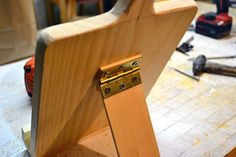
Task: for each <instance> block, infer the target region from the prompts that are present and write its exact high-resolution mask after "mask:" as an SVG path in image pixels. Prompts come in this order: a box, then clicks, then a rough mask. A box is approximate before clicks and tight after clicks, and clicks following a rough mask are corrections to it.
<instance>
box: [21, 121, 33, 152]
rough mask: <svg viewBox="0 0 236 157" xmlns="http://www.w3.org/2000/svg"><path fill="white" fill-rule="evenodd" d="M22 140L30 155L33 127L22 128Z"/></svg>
mask: <svg viewBox="0 0 236 157" xmlns="http://www.w3.org/2000/svg"><path fill="white" fill-rule="evenodd" d="M21 136H22V140H23V142H24V144H25V147H26V149H27V151H28V153H29V154H30V136H31V125H30V124H28V125H25V126H23V127H22V128H21Z"/></svg>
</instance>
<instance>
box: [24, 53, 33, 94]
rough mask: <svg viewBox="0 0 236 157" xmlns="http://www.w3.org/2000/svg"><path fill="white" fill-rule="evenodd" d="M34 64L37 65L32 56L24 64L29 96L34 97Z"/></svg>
mask: <svg viewBox="0 0 236 157" xmlns="http://www.w3.org/2000/svg"><path fill="white" fill-rule="evenodd" d="M34 65H35V58H34V57H32V58H31V59H30V60H29V61H27V62H26V64H25V66H24V71H25V88H26V91H27V93H28V95H29V97H32V95H33V80H34Z"/></svg>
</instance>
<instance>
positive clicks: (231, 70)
mask: <svg viewBox="0 0 236 157" xmlns="http://www.w3.org/2000/svg"><path fill="white" fill-rule="evenodd" d="M192 70H193V74H194V75H195V76H198V75H200V74H201V73H203V72H206V73H213V74H220V75H226V76H233V77H236V67H233V66H228V65H224V64H218V63H212V62H208V61H207V58H206V56H204V55H200V56H198V57H197V58H196V59H195V60H194V62H193V69H192Z"/></svg>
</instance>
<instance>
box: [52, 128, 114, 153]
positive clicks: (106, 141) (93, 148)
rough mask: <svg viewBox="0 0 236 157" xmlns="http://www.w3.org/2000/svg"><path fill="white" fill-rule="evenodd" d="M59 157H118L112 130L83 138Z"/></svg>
mask: <svg viewBox="0 0 236 157" xmlns="http://www.w3.org/2000/svg"><path fill="white" fill-rule="evenodd" d="M56 156H57V157H64V156H65V157H68V156H72V157H108V156H109V157H118V155H117V151H116V148H115V144H114V141H113V138H112V134H111V130H110V128H109V127H108V128H104V129H101V130H98V131H97V132H95V133H93V134H91V135H89V136H86V137H84V138H82V139H81V140H80V141H79V142H78V144H77V145H75V146H73V147H70V148H69V149H65V150H63V151H62V152H59V153H58V154H57V155H56Z"/></svg>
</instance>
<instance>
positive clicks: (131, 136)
mask: <svg viewBox="0 0 236 157" xmlns="http://www.w3.org/2000/svg"><path fill="white" fill-rule="evenodd" d="M143 93H144V92H143V87H142V84H140V85H137V86H135V87H133V88H130V89H128V90H126V91H123V92H121V93H119V94H116V95H113V96H111V97H109V98H106V99H104V103H105V108H106V111H107V115H108V119H109V122H110V125H111V130H112V133H113V136H114V139H115V143H116V147H117V151H118V154H119V156H121V157H130V156H134V157H159V151H158V148H157V143H156V138H155V135H154V132H153V129H152V124H151V120H150V117H149V113H148V109H147V105H146V100H145V96H144V94H143Z"/></svg>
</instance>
